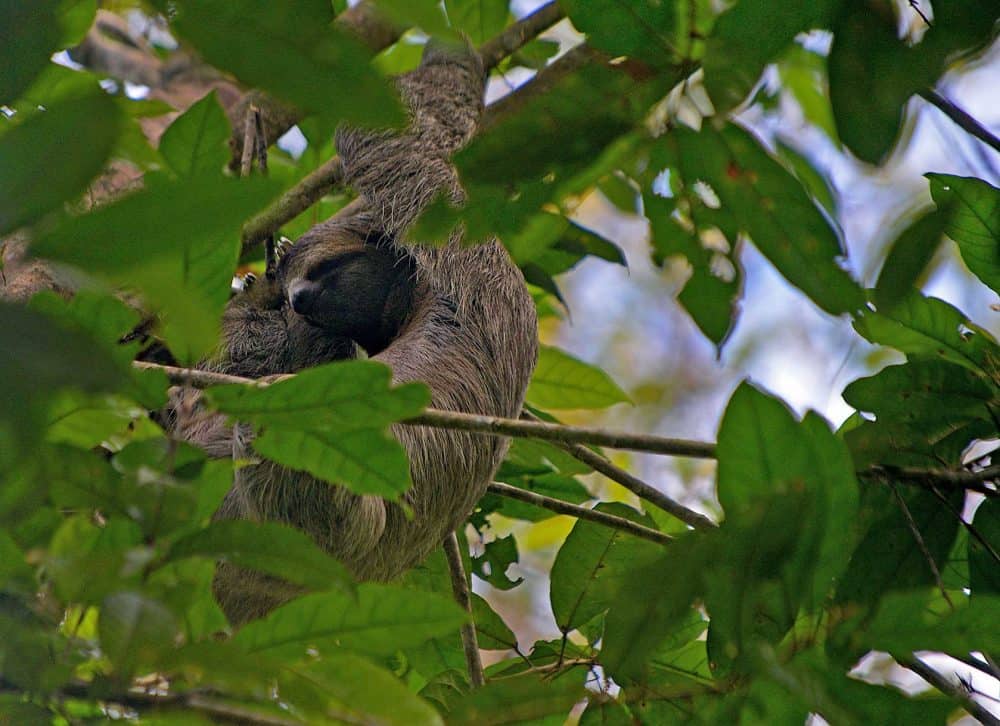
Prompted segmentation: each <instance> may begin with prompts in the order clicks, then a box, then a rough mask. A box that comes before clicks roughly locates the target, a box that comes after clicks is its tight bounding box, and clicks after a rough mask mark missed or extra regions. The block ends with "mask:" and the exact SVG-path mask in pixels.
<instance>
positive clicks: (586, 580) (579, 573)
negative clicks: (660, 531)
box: [549, 504, 663, 633]
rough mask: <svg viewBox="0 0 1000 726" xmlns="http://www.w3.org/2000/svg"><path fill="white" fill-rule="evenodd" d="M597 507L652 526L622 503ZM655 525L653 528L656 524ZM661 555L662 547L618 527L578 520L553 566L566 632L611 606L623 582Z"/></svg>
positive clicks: (554, 593) (553, 595) (555, 608)
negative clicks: (617, 528)
mask: <svg viewBox="0 0 1000 726" xmlns="http://www.w3.org/2000/svg"><path fill="white" fill-rule="evenodd" d="M597 509H598V510H599V511H602V512H606V513H608V514H615V515H617V516H619V517H625V518H627V519H630V520H632V521H635V522H641V523H643V524H645V525H646V526H647V527H650V526H653V525H652V522H651V521H650V519H649V517H648V516H642V515H640V514H639V513H638V512H636V511H635V510H634V509H632V508H631V507H629V506H626V505H624V504H601V505H599V506H598V507H597ZM654 528H655V527H654ZM662 553H663V547H661V546H659V545H656V544H654V543H652V542H647V541H646V540H642V539H638V538H636V537H634V536H632V535H629V534H627V533H625V532H622V531H620V530H616V529H611V528H609V527H605V526H602V525H599V524H596V523H594V522H587V521H585V520H582V519H581V520H578V521H577V522H576V524H574V525H573V529H572V531H571V532H570V533H569V536H568V537H567V538H566V541H565V542H563V545H562V547H560V548H559V554H558V555H556V560H555V562H554V563H553V564H552V574H551V580H550V583H549V593H550V594H549V599H550V602H551V603H552V613H553V615H554V616H555V619H556V624H557V625H558V626H559V630H561V631H562V632H563V633H569V632H570V631H571V630H574V629H576V628H579V627H580V626H582V625H583V624H584V623H586V622H587V621H588V620H590V619H591V618H593V617H595V616H597V615H599V614H601V613H602V612H604V611H606V610H607V609H608V608H613V607H614V606H615V603H616V602H617V600H618V597H619V590H620V588H621V584H622V581H623V580H627V579H628V578H630V577H631V575H632V573H633V572H634V571H635V570H636V569H637V568H641V567H642V566H643V565H645V564H647V563H649V562H651V561H653V560H654V559H656V558H657V557H659V556H660V555H661V554H662Z"/></svg>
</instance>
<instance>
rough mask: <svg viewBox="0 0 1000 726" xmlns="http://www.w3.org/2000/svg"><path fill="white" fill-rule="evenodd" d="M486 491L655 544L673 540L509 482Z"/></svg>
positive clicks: (627, 520)
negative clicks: (626, 533)
mask: <svg viewBox="0 0 1000 726" xmlns="http://www.w3.org/2000/svg"><path fill="white" fill-rule="evenodd" d="M488 491H491V492H493V493H494V494H497V495H499V496H501V497H507V498H508V499H517V500H518V501H521V502H525V503H527V504H534V505H535V506H536V507H541V508H542V509H548V510H549V511H552V512H556V513H557V514H566V515H568V516H570V517H576V518H577V519H585V520H587V521H588V522H595V523H597V524H603V525H604V526H606V527H611V528H612V529H617V530H620V531H622V532H628V533H629V534H633V535H635V536H636V537H641V538H642V539H646V540H649V541H650V542H656V543H657V544H669V543H670V542H672V541H673V537H671V536H670V535H667V534H664V533H663V532H657V531H656V530H655V529H650V528H649V527H644V526H642V525H641V524H636V523H635V522H633V521H632V520H631V519H626V518H625V517H619V516H617V515H615V514H606V513H604V512H599V511H597V510H596V509H587V508H586V507H581V506H579V505H577V504H570V503H569V502H564V501H562V500H561V499H554V498H552V497H547V496H545V495H543V494H536V493H535V492H529V491H527V490H525V489H520V488H519V487H513V486H511V485H510V484H503V483H501V482H498V481H495V482H492V483H491V484H490V485H489V489H488Z"/></svg>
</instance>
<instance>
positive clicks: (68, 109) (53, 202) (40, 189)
mask: <svg viewBox="0 0 1000 726" xmlns="http://www.w3.org/2000/svg"><path fill="white" fill-rule="evenodd" d="M16 4H17V3H16ZM29 5H31V3H29ZM2 25H3V21H2V20H0V26H2ZM121 125H122V118H121V112H120V111H119V110H118V107H117V105H115V103H114V101H112V100H111V97H110V96H108V95H107V94H106V93H104V91H102V90H100V89H95V90H90V91H81V92H79V93H74V94H71V95H67V96H65V97H63V98H61V99H59V100H57V101H55V102H54V103H53V104H52V105H51V106H49V107H48V108H47V109H46V110H45V111H44V112H39V113H36V114H34V115H32V116H31V117H30V118H28V119H27V120H26V121H25V122H24V123H21V124H19V125H17V126H15V127H13V128H10V129H8V130H7V131H6V132H5V133H4V134H3V135H0V169H3V170H4V172H3V174H0V234H4V233H6V232H10V231H11V230H14V229H17V228H18V227H20V226H22V225H24V224H28V223H30V222H34V221H35V220H36V219H38V218H39V217H41V216H42V215H43V214H45V213H46V212H50V211H52V210H54V209H58V208H59V206H60V205H61V204H62V203H63V202H66V201H70V200H71V199H73V198H75V197H76V196H78V195H79V194H80V193H81V192H82V191H83V190H84V189H85V188H86V187H87V184H88V183H89V182H90V180H91V179H93V178H94V176H96V175H97V173H98V172H99V171H100V170H101V168H102V167H103V166H104V162H105V161H107V159H108V156H109V155H110V154H111V150H112V148H114V145H115V142H116V140H117V138H118V132H119V130H120V128H121ZM56 169H58V173H53V170H56Z"/></svg>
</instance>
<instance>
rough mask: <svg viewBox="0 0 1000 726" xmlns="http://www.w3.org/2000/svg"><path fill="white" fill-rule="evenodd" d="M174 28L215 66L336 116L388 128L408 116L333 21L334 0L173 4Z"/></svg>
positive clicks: (187, 0)
mask: <svg viewBox="0 0 1000 726" xmlns="http://www.w3.org/2000/svg"><path fill="white" fill-rule="evenodd" d="M172 6H176V10H177V14H176V18H175V19H174V21H173V22H172V23H171V27H172V28H173V29H174V30H176V31H177V33H178V34H179V35H180V36H181V37H182V38H184V39H185V40H187V41H189V42H190V43H192V44H193V45H194V46H195V47H196V48H197V49H198V51H199V53H200V54H201V56H202V57H203V58H204V59H205V60H206V61H207V62H208V63H210V64H211V65H213V66H215V67H217V68H221V69H223V70H227V71H230V72H232V73H233V74H235V75H236V76H237V77H238V78H239V79H240V80H242V81H245V82H246V84H247V85H250V86H254V87H258V88H262V89H264V90H266V91H269V92H270V93H272V94H274V95H275V96H276V97H278V98H282V99H284V100H286V101H289V102H290V103H292V104H294V105H295V106H297V107H298V108H299V109H300V110H301V111H303V112H305V113H316V114H318V115H320V116H322V117H323V118H324V119H326V120H328V121H331V122H339V121H348V122H350V123H355V124H363V125H370V126H386V125H392V124H396V123H398V122H400V121H402V120H403V117H402V114H401V111H400V106H399V102H398V100H397V99H396V95H395V93H394V92H393V91H392V89H391V88H390V86H389V85H388V84H387V83H386V81H385V79H383V78H381V77H380V76H379V75H378V73H376V72H375V70H374V69H373V68H372V67H371V66H370V65H369V60H370V59H371V54H370V52H369V51H368V49H367V48H366V47H365V46H364V45H363V44H362V43H361V42H360V41H359V40H357V39H355V38H353V37H351V36H349V35H348V34H347V33H345V32H343V31H341V30H339V29H338V28H336V27H334V26H331V25H330V23H331V21H332V20H333V9H332V7H331V5H330V2H329V0H306V1H305V2H298V3H296V4H295V5H294V6H291V5H286V4H284V3H272V2H268V1H267V0H184V1H183V2H180V1H179V2H176V3H172Z"/></svg>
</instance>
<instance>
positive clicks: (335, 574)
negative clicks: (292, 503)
mask: <svg viewBox="0 0 1000 726" xmlns="http://www.w3.org/2000/svg"><path fill="white" fill-rule="evenodd" d="M192 556H199V557H209V558H212V559H217V560H224V561H226V562H229V563H231V564H234V565H237V566H239V567H246V568H248V569H252V570H259V571H261V572H266V573H267V574H269V575H275V576H276V577H280V578H282V579H284V580H288V581H289V582H292V583H295V584H297V585H305V586H306V587H309V588H313V589H316V590H326V589H328V588H330V587H331V586H332V587H337V588H341V589H346V590H351V589H352V588H353V580H352V579H351V576H350V575H349V574H348V573H347V570H346V569H345V568H344V566H343V565H342V564H340V563H339V562H338V561H337V560H335V559H333V558H332V557H330V555H328V554H327V553H325V552H324V551H323V550H321V549H320V548H319V547H317V546H316V543H315V542H313V541H312V539H311V538H310V537H309V535H307V534H305V533H304V532H302V531H301V530H298V529H293V528H292V527H289V526H286V525H283V524H278V523H277V522H242V521H235V520H222V521H217V522H212V523H211V524H210V525H209V526H208V527H207V528H206V529H203V530H201V531H199V532H195V533H193V534H190V535H188V536H186V537H184V538H182V539H180V540H178V541H177V542H175V543H174V544H173V546H171V548H170V550H169V552H168V554H167V561H171V560H177V559H181V558H184V557H192Z"/></svg>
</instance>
